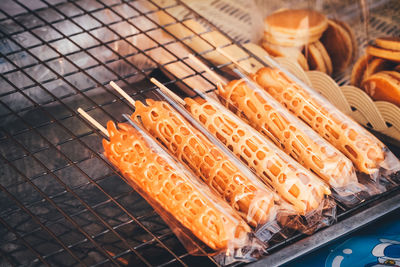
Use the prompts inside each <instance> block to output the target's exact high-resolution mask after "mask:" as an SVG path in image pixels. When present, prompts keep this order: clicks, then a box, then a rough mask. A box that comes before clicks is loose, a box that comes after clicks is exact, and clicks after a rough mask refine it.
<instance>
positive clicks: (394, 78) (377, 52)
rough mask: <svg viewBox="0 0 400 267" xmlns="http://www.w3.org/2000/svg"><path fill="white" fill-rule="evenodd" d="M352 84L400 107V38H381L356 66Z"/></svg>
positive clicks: (370, 47) (377, 98) (367, 50)
mask: <svg viewBox="0 0 400 267" xmlns="http://www.w3.org/2000/svg"><path fill="white" fill-rule="evenodd" d="M351 84H352V85H354V86H357V87H359V88H361V89H363V90H364V91H365V92H366V93H367V94H368V95H370V96H371V98H372V99H374V100H383V101H388V102H391V103H393V104H395V105H397V106H399V107H400V38H399V37H381V38H377V39H375V45H369V46H368V47H367V49H366V54H365V55H363V56H362V57H360V59H358V61H357V62H356V63H355V64H354V68H353V72H352V74H351Z"/></svg>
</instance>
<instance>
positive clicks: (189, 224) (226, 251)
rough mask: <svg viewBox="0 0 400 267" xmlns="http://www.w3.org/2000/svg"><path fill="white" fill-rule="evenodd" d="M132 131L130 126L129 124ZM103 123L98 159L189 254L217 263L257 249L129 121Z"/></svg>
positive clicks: (221, 205) (233, 218) (231, 216)
mask: <svg viewBox="0 0 400 267" xmlns="http://www.w3.org/2000/svg"><path fill="white" fill-rule="evenodd" d="M131 125H132V126H133V127H132V126H131ZM131 125H129V124H118V128H117V127H116V126H115V124H114V123H113V122H112V121H109V122H108V123H107V130H108V133H109V136H110V140H109V141H107V140H103V147H104V150H105V152H104V155H105V156H106V157H107V158H108V159H109V161H110V162H111V163H112V164H113V165H114V166H115V167H116V168H118V169H119V170H120V172H121V173H122V175H123V176H124V177H125V180H126V182H127V183H129V184H130V185H131V186H132V187H133V188H134V189H135V190H136V191H137V192H139V193H140V194H141V195H142V197H143V198H144V199H146V201H148V202H149V203H150V204H151V205H152V206H153V208H154V209H155V210H156V212H157V213H158V214H159V215H160V216H161V217H162V218H163V220H164V221H165V222H166V223H167V224H168V225H169V227H170V228H171V229H172V230H173V231H174V233H175V234H176V235H177V237H178V238H179V239H180V241H181V242H182V244H183V245H184V246H185V247H186V248H187V250H188V251H189V252H190V253H192V254H200V253H199V252H202V253H201V254H203V253H207V254H209V255H220V256H219V258H220V260H222V259H223V262H229V263H232V262H234V261H235V260H251V259H253V258H252V257H253V256H254V255H252V253H257V252H256V250H260V251H261V250H262V249H263V246H262V245H261V244H260V243H259V241H257V239H254V238H252V237H251V229H250V227H249V226H248V225H247V224H246V223H245V222H244V221H243V220H242V219H241V218H240V217H239V216H238V215H237V214H236V213H235V212H234V210H233V209H232V208H231V207H230V206H229V205H227V204H226V203H225V202H224V201H222V200H221V199H220V198H218V197H217V196H215V195H214V193H213V192H212V191H211V190H209V188H208V187H207V186H205V185H204V184H203V183H201V182H200V181H199V180H198V178H196V177H195V176H194V175H193V174H192V173H190V172H189V171H188V170H187V169H185V168H184V167H183V166H182V165H181V164H180V163H179V162H176V161H175V160H174V159H173V158H172V157H171V156H170V155H169V154H168V153H167V152H166V151H165V150H164V149H163V148H162V147H161V146H160V145H159V144H158V143H157V142H156V141H155V140H153V139H152V138H151V137H150V136H149V135H148V134H147V133H146V132H144V131H143V130H142V129H141V128H140V127H138V126H137V125H135V124H134V123H132V122H131Z"/></svg>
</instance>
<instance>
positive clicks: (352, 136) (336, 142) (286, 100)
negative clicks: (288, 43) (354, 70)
mask: <svg viewBox="0 0 400 267" xmlns="http://www.w3.org/2000/svg"><path fill="white" fill-rule="evenodd" d="M252 78H253V79H254V80H255V81H256V82H257V83H258V84H260V86H262V87H263V88H264V89H265V90H266V91H267V92H268V93H269V94H271V96H272V97H274V98H275V99H276V100H278V101H279V102H280V103H281V104H283V105H285V106H286V108H288V109H289V110H290V111H292V112H293V113H294V114H295V115H296V116H298V117H299V118H301V119H302V120H303V121H305V122H306V123H307V124H308V125H309V126H310V127H311V128H313V129H314V130H315V131H316V132H317V133H319V134H320V135H321V136H322V137H324V138H325V139H326V140H327V141H329V142H330V143H331V144H332V145H333V146H335V147H336V148H337V149H339V150H340V151H341V152H343V153H344V154H345V155H346V156H347V157H348V158H350V159H351V160H352V161H353V163H354V164H355V166H356V167H357V168H358V169H359V170H360V171H362V172H364V173H367V174H372V173H375V172H376V171H377V170H378V168H379V166H380V163H381V162H382V161H383V160H384V159H385V154H384V145H383V144H382V142H380V141H379V140H378V139H377V138H375V137H374V136H373V135H372V134H370V133H369V132H367V131H366V130H365V129H363V128H361V127H360V126H359V125H358V124H357V123H356V122H354V121H353V120H352V119H350V118H348V117H347V116H345V115H344V114H342V113H341V112H340V111H339V110H337V109H336V108H335V107H334V106H333V105H330V104H329V103H326V102H324V101H322V99H321V98H320V97H319V96H318V95H317V93H315V92H311V91H310V90H308V89H306V88H303V87H301V86H299V85H298V84H296V83H294V82H293V81H291V80H290V79H289V78H288V77H287V76H286V75H285V74H283V73H282V72H281V71H279V70H276V69H271V68H262V69H260V70H259V71H258V72H257V73H256V74H254V75H253V77H252Z"/></svg>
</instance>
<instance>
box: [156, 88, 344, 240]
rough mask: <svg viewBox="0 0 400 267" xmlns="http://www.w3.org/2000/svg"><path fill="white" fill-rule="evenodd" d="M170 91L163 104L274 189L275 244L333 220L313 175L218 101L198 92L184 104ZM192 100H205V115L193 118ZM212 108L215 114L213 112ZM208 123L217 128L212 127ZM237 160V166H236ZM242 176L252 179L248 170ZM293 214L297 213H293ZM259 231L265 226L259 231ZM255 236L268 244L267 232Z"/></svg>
mask: <svg viewBox="0 0 400 267" xmlns="http://www.w3.org/2000/svg"><path fill="white" fill-rule="evenodd" d="M195 91H196V90H195ZM171 93H172V92H171V91H169V95H168V94H165V93H164V92H161V91H160V94H162V95H163V96H164V98H165V99H166V101H168V102H169V103H170V104H171V105H172V106H173V107H174V108H175V109H176V110H177V111H179V113H180V114H181V115H182V116H183V117H185V118H186V119H187V120H188V121H191V122H192V123H193V124H194V125H196V127H197V129H199V130H200V131H201V132H202V133H204V134H205V136H207V137H208V138H209V140H211V141H212V142H213V143H214V144H218V146H219V147H220V148H221V150H224V151H225V150H227V149H228V152H227V154H231V153H230V152H232V153H233V155H232V156H231V157H230V159H231V160H232V161H233V162H235V163H236V164H237V166H242V165H243V164H244V166H243V167H242V168H241V170H242V171H246V169H247V168H250V169H251V170H252V171H253V172H254V173H255V174H256V175H257V176H258V177H255V179H260V180H262V181H263V182H264V183H265V184H266V186H267V187H271V188H273V190H275V191H277V193H278V194H279V195H280V198H281V199H282V200H281V201H280V207H279V208H278V209H277V222H278V223H279V225H280V226H281V229H282V230H281V232H280V235H275V236H274V240H276V239H279V238H280V237H284V238H285V235H286V237H287V235H290V232H293V229H296V230H299V231H301V232H303V233H307V234H311V233H312V232H314V231H315V230H317V229H319V228H322V227H324V226H327V225H330V224H331V223H332V222H334V221H335V220H336V205H335V203H334V202H333V200H332V199H331V198H330V197H328V195H329V194H330V190H329V188H328V187H327V186H326V185H325V184H324V183H323V182H322V181H320V180H319V179H318V178H317V177H315V175H314V174H312V173H311V172H309V171H307V170H306V169H304V168H303V167H301V165H299V164H298V163H296V162H295V161H294V160H293V159H291V158H290V157H289V156H287V155H285V153H283V152H282V151H280V150H279V149H278V148H277V147H276V146H275V145H274V144H272V142H270V141H268V140H267V139H265V138H264V137H262V136H261V135H260V134H258V132H257V131H255V130H254V129H253V128H251V127H250V126H249V125H247V124H246V123H245V122H243V121H242V120H240V119H239V118H237V117H236V116H235V115H234V114H232V113H231V112H230V111H229V110H228V109H226V108H225V107H223V106H222V105H221V104H219V102H218V101H217V100H215V99H211V98H210V97H208V96H206V95H203V94H201V93H199V92H197V93H198V94H200V95H201V96H202V97H201V98H200V97H197V98H196V99H192V98H186V99H185V101H183V100H182V99H179V100H177V99H178V98H179V97H178V96H176V95H174V94H172V95H171ZM170 96H172V98H171V97H170ZM196 100H198V101H200V103H202V102H201V101H203V102H206V103H202V104H205V105H206V107H205V109H203V111H204V113H202V112H201V111H200V114H199V113H197V114H196V112H195V110H194V109H195V107H194V105H195V103H197V101H196ZM186 109H187V110H189V111H187V110H186ZM213 110H214V111H218V112H213ZM197 111H199V110H197ZM224 115H225V116H224ZM210 121H213V122H215V123H217V124H218V125H211V124H212V123H211V124H210ZM229 129H231V131H230V130H229ZM224 136H225V138H224ZM228 140H229V141H228ZM257 147H258V148H257ZM251 154H253V155H251ZM280 155H281V156H280ZM235 156H236V157H237V158H236V157H235ZM257 156H258V157H257ZM239 159H240V160H241V163H240V162H239V163H237V161H239ZM246 159H247V160H246ZM246 167H247V168H246ZM244 174H246V175H249V174H250V176H252V175H251V173H249V172H248V171H247V172H244ZM292 210H293V211H295V213H294V214H292ZM269 225H270V224H269ZM269 225H268V226H269ZM263 228H265V227H262V228H261V229H263ZM267 229H268V228H267ZM267 233H268V232H267ZM256 235H257V237H258V238H260V239H261V240H262V241H264V242H265V241H267V240H268V239H267V238H266V237H268V238H269V236H266V235H265V231H257V230H256ZM271 238H272V236H271Z"/></svg>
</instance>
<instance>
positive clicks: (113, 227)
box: [0, 0, 396, 266]
mask: <svg viewBox="0 0 400 267" xmlns="http://www.w3.org/2000/svg"><path fill="white" fill-rule="evenodd" d="M177 7H179V8H183V9H185V10H186V13H185V14H186V15H185V16H184V19H177V18H175V17H174V16H173V15H172V14H171V13H169V10H172V9H174V8H177ZM160 11H163V12H165V13H167V14H169V15H170V16H171V18H172V20H173V22H171V24H169V25H172V24H174V23H182V22H183V21H185V20H188V19H190V18H193V16H194V15H193V14H194V11H193V10H190V8H189V7H187V6H186V5H184V4H182V3H177V2H174V1H171V2H168V3H167V4H166V5H163V7H161V6H159V5H158V4H157V3H156V2H153V1H147V2H144V1H125V0H90V1H88V0H80V1H78V0H76V1H75V0H68V1H67V0H36V1H28V0H15V1H5V2H2V3H1V4H0V25H1V26H0V42H1V43H0V127H1V128H0V159H1V160H0V236H1V240H0V265H2V266H3V264H4V265H6V266H8V265H11V266H14V265H28V264H32V265H55V266H63V265H77V264H81V265H110V264H112V265H122V266H123V265H128V264H129V265H131V266H174V265H178V266H181V265H183V266H188V265H190V266H192V265H196V266H205V265H217V263H216V262H215V261H214V260H213V259H212V258H211V257H194V256H191V255H188V254H187V252H186V251H185V249H184V248H183V246H182V245H181V244H180V243H179V241H178V240H177V239H176V237H175V236H174V235H173V233H172V231H171V230H170V229H169V228H168V227H167V226H166V225H165V223H164V222H163V221H162V220H161V219H160V218H159V216H158V215H157V214H155V212H154V211H153V209H152V208H151V207H150V206H149V205H148V204H147V203H146V202H145V201H144V200H143V199H142V198H141V197H140V196H139V195H138V194H137V193H136V192H135V191H133V190H132V189H131V188H130V187H129V186H128V185H126V184H125V183H124V182H123V180H122V179H121V177H120V175H119V174H118V173H117V172H116V171H115V170H114V169H113V168H112V166H111V165H110V164H109V163H108V162H107V161H105V160H104V159H103V157H102V156H101V152H102V147H101V139H102V136H101V134H100V133H99V132H98V131H97V130H96V129H94V128H93V127H92V126H91V125H90V124H88V123H87V122H86V121H85V120H84V119H82V118H81V117H79V116H78V115H77V113H76V108H77V107H79V106H80V107H82V108H84V109H85V110H86V111H87V112H88V113H89V114H90V115H92V116H93V117H95V118H96V119H98V120H99V122H100V123H102V124H103V125H104V124H105V123H106V121H107V120H110V119H112V120H114V121H121V120H122V117H121V114H122V113H129V112H131V109H130V107H129V105H128V104H127V103H126V102H125V101H124V100H123V99H121V98H120V97H119V96H118V95H117V94H116V93H114V91H113V90H112V89H111V88H110V87H109V86H108V83H109V82H110V81H111V80H114V81H116V82H117V83H118V84H119V85H120V86H121V87H123V88H124V89H125V90H126V91H127V92H128V93H129V94H130V95H131V96H133V97H134V98H135V99H144V98H146V97H152V95H153V91H154V89H155V87H154V86H153V85H151V84H150V83H149V82H148V78H149V77H150V76H157V77H158V78H159V79H164V81H165V82H166V84H168V85H173V84H175V83H182V84H186V85H187V81H188V80H189V79H191V78H193V77H200V78H201V79H205V80H207V78H206V76H205V75H203V73H199V72H197V71H196V70H195V69H194V68H193V67H192V66H190V64H187V62H186V59H187V58H180V57H179V55H177V54H176V53H175V52H174V51H172V50H170V49H169V48H168V47H169V45H173V44H174V43H180V44H182V45H184V46H185V47H186V48H187V49H189V50H190V48H189V47H187V46H186V45H185V44H184V42H183V40H179V39H176V38H175V39H174V36H173V35H172V34H171V33H170V35H171V36H172V38H173V39H174V41H172V42H167V43H163V42H161V41H159V40H158V38H157V35H158V34H159V33H160V32H166V33H168V31H167V30H166V29H165V26H166V25H164V26H161V25H159V24H158V22H157V20H156V19H155V18H156V14H157V12H160ZM189 11H191V12H189ZM188 14H190V15H188ZM142 22H145V23H142ZM203 23H205V24H207V22H206V21H203ZM207 25H209V26H210V27H209V28H210V29H212V28H213V27H212V25H211V24H207ZM188 30H190V29H189V28H188ZM193 36H197V37H199V38H201V39H203V37H202V36H201V35H199V34H198V33H195V32H193ZM139 40H146V41H145V43H146V45H145V46H143V43H141V42H140V41H139ZM203 40H204V39H203ZM229 40H231V42H232V44H234V41H233V40H232V39H229ZM157 49H159V50H162V51H164V52H166V53H169V54H171V55H172V58H174V59H173V60H169V61H168V62H166V63H163V64H162V65H160V64H158V63H157V61H156V60H154V58H152V56H151V52H152V51H154V50H157ZM214 49H215V48H214ZM190 51H192V50H190ZM192 52H193V51H192ZM200 57H201V55H200ZM203 60H204V61H206V62H207V63H209V64H210V65H212V64H211V63H210V62H208V61H207V60H205V59H204V58H203ZM175 62H182V63H183V64H184V65H185V66H186V67H188V69H190V70H191V71H192V74H190V75H188V76H187V77H184V78H181V79H177V78H176V77H174V76H173V75H172V77H174V78H173V79H171V80H168V79H166V78H165V77H164V76H163V74H162V73H161V72H160V70H159V69H160V68H161V69H164V67H165V66H166V65H169V64H173V63H175ZM223 67H224V66H213V68H214V69H220V68H223ZM143 79H144V80H143ZM207 81H208V80H207ZM210 84H211V83H210ZM210 89H215V87H214V86H213V85H212V86H211V87H210ZM395 193H396V188H394V189H393V190H392V191H389V192H388V193H387V194H385V195H383V196H380V198H383V197H389V196H390V195H391V194H395ZM375 200H376V199H375ZM373 201H374V200H371V201H367V202H365V203H363V205H361V206H359V207H356V208H353V209H345V208H344V207H341V208H339V213H340V215H339V220H341V219H344V218H346V217H348V216H350V215H352V214H353V213H354V212H356V211H359V210H362V209H363V208H365V207H368V206H369V205H372V204H373V203H374V202H373ZM301 237H302V236H300V235H297V236H295V237H293V238H292V239H290V240H287V241H285V242H279V243H277V244H276V245H275V246H274V247H272V248H271V251H272V252H273V251H274V250H277V249H278V248H281V247H284V246H286V245H288V244H290V243H292V242H294V241H296V240H298V239H300V238H301Z"/></svg>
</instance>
